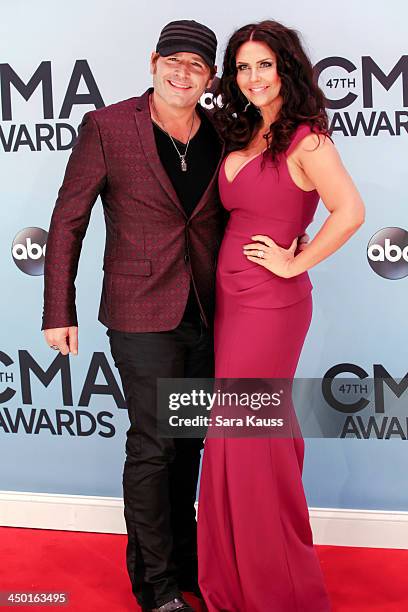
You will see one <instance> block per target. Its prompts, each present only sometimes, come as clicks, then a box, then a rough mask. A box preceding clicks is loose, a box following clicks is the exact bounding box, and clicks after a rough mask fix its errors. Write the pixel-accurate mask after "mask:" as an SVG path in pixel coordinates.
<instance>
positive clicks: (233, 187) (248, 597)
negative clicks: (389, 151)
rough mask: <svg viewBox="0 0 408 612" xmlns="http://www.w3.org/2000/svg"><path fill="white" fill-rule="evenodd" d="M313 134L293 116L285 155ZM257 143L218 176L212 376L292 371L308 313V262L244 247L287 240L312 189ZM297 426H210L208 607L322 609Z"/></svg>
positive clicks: (278, 611) (204, 577)
mask: <svg viewBox="0 0 408 612" xmlns="http://www.w3.org/2000/svg"><path fill="white" fill-rule="evenodd" d="M309 133H310V128H309V127H308V126H306V125H301V126H299V127H298V129H297V131H296V132H295V134H294V137H293V140H292V142H291V145H290V147H289V148H288V150H287V152H286V156H288V155H289V154H290V153H291V152H292V151H293V149H294V148H295V147H296V145H297V144H298V143H299V142H300V141H301V140H302V138H304V137H305V136H306V135H308V134H309ZM262 159H263V157H262V154H261V155H258V156H257V157H255V158H252V159H251V160H250V161H248V162H247V163H246V164H245V165H244V166H243V167H242V168H241V169H240V170H239V171H238V174H236V176H235V178H234V179H233V181H232V182H229V181H228V179H227V178H226V175H225V170H224V165H222V167H221V171H220V177H219V187H220V195H221V200H222V203H223V205H224V207H225V208H226V209H227V210H228V211H230V219H229V222H228V226H227V229H226V233H225V237H224V239H223V243H222V245H221V250H220V253H219V259H218V268H217V289H216V291H217V293H216V318H215V368H216V371H215V376H216V378H260V377H262V378H288V379H291V378H293V376H294V374H295V370H296V367H297V363H298V360H299V356H300V352H301V349H302V346H303V342H304V339H305V336H306V333H307V331H308V328H309V325H310V321H311V316H312V300H311V289H312V286H311V283H310V280H309V277H308V274H307V273H304V274H301V275H299V276H297V277H295V278H291V279H283V278H278V277H277V276H276V275H274V274H272V273H271V272H270V271H269V270H266V269H265V268H263V267H262V266H259V265H258V264H255V263H252V262H250V261H249V260H247V259H246V257H245V256H244V255H243V252H242V247H243V245H244V244H248V243H250V242H252V240H251V236H252V235H254V234H264V235H265V234H266V235H269V236H270V237H271V238H273V239H274V240H275V241H276V242H277V243H278V244H279V245H281V246H283V247H285V248H287V247H289V246H290V244H291V243H292V240H293V239H294V238H295V237H296V236H299V235H301V234H303V233H304V232H305V230H306V228H307V226H308V225H309V224H310V222H311V221H312V219H313V215H314V212H315V210H316V207H317V204H318V200H319V196H318V194H317V192H316V191H310V192H305V191H302V190H301V189H300V188H299V187H297V186H296V184H295V183H294V182H293V181H292V179H291V177H290V174H289V171H288V167H287V162H286V158H285V156H283V158H282V160H281V162H280V164H279V168H278V172H277V171H276V170H275V169H274V168H273V167H271V165H270V162H269V163H268V161H266V163H265V165H264V166H262ZM303 456H304V442H303V439H302V438H301V437H294V438H290V437H287V438H283V437H281V438H277V437H260V438H259V437H258V438H256V437H252V438H249V437H228V436H227V437H218V438H217V437H211V436H207V439H206V442H205V447H204V457H203V466H202V474H201V483H200V495H199V510H198V553H199V555H198V556H199V582H200V587H201V591H202V593H203V596H204V599H205V602H206V605H207V607H208V610H209V612H327V611H328V610H330V604H329V600H328V596H327V592H326V589H325V586H324V582H323V576H322V572H321V569H320V565H319V561H318V558H317V555H316V552H315V549H314V547H313V540H312V532H311V529H310V523H309V514H308V508H307V503H306V499H305V495H304V490H303V485H302V468H303Z"/></svg>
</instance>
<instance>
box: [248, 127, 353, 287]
mask: <svg viewBox="0 0 408 612" xmlns="http://www.w3.org/2000/svg"><path fill="white" fill-rule="evenodd" d="M319 138H320V142H318V139H319ZM317 145H318V146H317ZM292 157H293V159H294V160H295V161H296V163H297V164H298V165H299V167H300V168H301V170H302V171H303V172H304V174H305V175H306V176H307V178H308V179H309V181H310V182H311V183H312V184H313V185H314V187H315V189H316V190H317V192H318V194H319V196H320V198H321V199H322V201H323V204H324V205H325V206H326V208H327V210H328V211H329V212H330V215H329V217H328V218H327V219H326V221H325V222H324V223H323V225H322V227H321V228H320V230H319V231H318V233H317V234H316V236H315V237H314V238H313V240H312V241H311V242H310V243H309V245H308V246H307V248H305V249H304V250H303V251H302V252H301V253H299V254H298V255H296V257H295V256H294V252H295V249H296V243H295V242H294V243H293V244H292V245H291V247H290V248H289V249H282V248H281V247H279V246H278V245H277V244H276V243H275V242H274V241H273V240H272V239H271V238H269V236H261V235H256V236H252V240H254V241H257V242H256V243H251V244H249V245H245V246H244V253H245V255H247V257H248V259H250V260H251V261H255V262H256V263H259V264H260V265H263V266H264V267H266V268H268V269H269V270H271V271H272V272H274V273H275V274H278V275H279V276H283V277H285V278H290V277H292V276H297V275H298V274H301V273H302V272H305V271H306V270H309V269H310V268H312V267H313V266H315V265H316V264H318V263H319V262H320V261H322V260H323V259H326V257H329V255H331V254H332V253H334V252H335V251H337V249H339V248H340V247H341V246H342V245H343V244H344V243H345V242H346V241H347V240H348V239H349V238H350V237H351V236H352V235H353V234H354V233H355V232H356V231H357V229H358V228H359V227H360V225H361V224H362V223H363V222H364V214H365V210H364V204H363V202H362V200H361V197H360V194H359V193H358V191H357V189H356V187H355V185H354V183H353V181H352V179H351V177H350V175H349V174H348V172H347V170H346V169H345V168H344V166H343V164H342V162H341V159H340V156H339V154H338V153H337V151H336V148H335V146H334V145H333V143H332V142H331V140H330V139H329V138H325V137H322V136H320V137H318V136H317V135H315V134H310V135H309V136H306V138H304V139H303V140H302V141H301V143H300V144H299V146H298V147H297V149H296V151H295V153H294V154H293V156H292ZM261 243H263V244H261ZM265 245H266V247H267V248H266V249H265ZM257 250H263V251H264V258H263V259H261V258H259V257H257V256H254V255H256V251H257Z"/></svg>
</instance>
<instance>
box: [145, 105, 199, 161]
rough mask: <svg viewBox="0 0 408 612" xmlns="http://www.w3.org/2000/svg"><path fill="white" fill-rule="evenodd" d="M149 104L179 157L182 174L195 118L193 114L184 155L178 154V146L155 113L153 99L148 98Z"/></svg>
mask: <svg viewBox="0 0 408 612" xmlns="http://www.w3.org/2000/svg"><path fill="white" fill-rule="evenodd" d="M150 103H151V105H152V109H153V111H154V114H155V115H156V117H157V119H158V120H159V121H160V123H161V124H162V126H163V128H164V129H163V132H164V133H165V134H167V136H168V137H169V138H170V140H171V142H172V143H173V146H174V148H175V149H176V151H177V155H178V156H179V159H180V167H181V171H182V172H187V162H186V155H187V151H188V145H189V144H190V139H191V132H192V131H193V126H194V118H195V113H193V119H192V121H191V126H190V132H189V134H188V139H187V143H186V148H185V150H184V153H180V151H179V149H178V146H177V145H176V143H175V142H174V139H173V137H172V135H171V134H169V132H168V131H167V130H166V129H165V128H166V126H165V125H164V123H163V121H162V120H161V118H160V115H159V113H158V112H157V109H156V106H155V104H154V102H153V97H151V98H150Z"/></svg>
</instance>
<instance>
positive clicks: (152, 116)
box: [42, 21, 224, 612]
mask: <svg viewBox="0 0 408 612" xmlns="http://www.w3.org/2000/svg"><path fill="white" fill-rule="evenodd" d="M216 46H217V41H216V37H215V34H214V33H213V32H212V31H211V30H210V29H209V28H207V27H206V26H204V25H201V24H199V23H197V22H195V21H175V22H172V23H170V24H168V25H167V26H165V27H164V28H163V30H162V32H161V34H160V38H159V41H158V44H157V47H156V52H154V53H153V54H152V56H151V73H152V75H153V86H154V87H153V89H152V90H148V91H147V92H145V93H144V94H143V95H142V96H141V97H138V98H131V99H130V100H125V101H123V102H119V103H118V104H114V105H111V106H108V107H106V108H103V109H99V110H97V111H92V112H90V113H87V114H86V115H85V117H84V119H83V122H82V125H81V129H80V133H79V137H78V140H77V143H76V145H75V147H74V149H73V151H72V154H71V157H70V159H69V162H68V166H67V169H66V173H65V178H64V181H63V184H62V187H61V189H60V192H59V195H58V200H57V202H56V205H55V209H54V212H53V216H52V220H51V226H50V231H49V237H48V242H47V254H46V262H45V289H44V317H43V325H42V329H43V330H45V339H46V341H47V343H48V344H49V346H51V348H54V349H56V350H59V351H61V353H62V354H64V355H67V354H68V353H69V352H71V353H73V354H76V353H77V351H78V327H77V326H78V322H77V317H76V309H75V285H74V281H75V277H76V272H77V266H78V259H79V256H80V251H81V245H82V240H83V238H84V235H85V232H86V229H87V226H88V223H89V218H90V213H91V208H92V206H93V204H94V202H95V200H96V198H97V197H98V195H100V196H101V199H102V204H103V208H104V214H105V221H106V247H105V254H104V266H103V267H104V272H105V274H104V280H103V290H102V297H101V304H100V310H99V320H100V321H101V322H102V323H103V324H104V325H105V326H106V327H107V328H108V331H107V334H108V336H109V339H110V346H111V351H112V355H113V358H114V360H115V365H116V367H117V368H118V370H119V374H120V376H121V380H122V384H123V389H124V393H125V397H126V403H127V407H128V412H129V418H130V428H129V430H128V432H127V442H126V462H125V468H124V474H123V488H124V503H125V519H126V526H127V532H128V547H127V567H128V572H129V576H130V580H131V583H132V589H133V592H134V594H135V596H136V598H137V601H138V602H139V604H140V605H141V606H142V609H143V610H145V611H152V610H153V611H154V612H159V611H160V612H170V611H172V610H183V611H186V610H190V611H191V610H192V608H191V607H190V606H189V605H188V604H187V603H186V602H185V601H184V599H183V597H182V591H193V592H195V593H197V594H199V588H198V580H197V549H196V523H195V513H194V501H195V493H196V484H197V477H198V469H199V460H200V449H201V447H202V442H201V440H197V439H166V438H159V437H158V436H157V435H156V427H155V425H156V423H155V414H156V379H157V378H158V377H164V378H166V377H203V378H206V377H211V376H212V375H213V352H212V344H213V343H212V331H211V328H212V317H213V302H214V270H215V263H216V256H217V251H218V247H219V244H220V240H221V236H222V231H223V225H224V222H223V212H222V209H221V206H220V203H219V199H218V192H217V185H216V176H217V171H218V167H219V163H220V161H221V159H222V155H223V147H222V144H221V143H220V141H219V139H218V137H217V134H216V132H215V130H214V128H213V127H212V125H211V121H210V119H209V117H207V115H206V113H205V112H204V111H203V110H202V109H201V107H200V106H199V105H198V101H199V99H200V97H201V95H202V94H203V93H204V91H205V90H206V88H208V87H209V86H210V85H211V79H212V78H213V76H214V75H215V73H216V66H215V56H216Z"/></svg>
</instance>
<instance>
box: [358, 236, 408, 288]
mask: <svg viewBox="0 0 408 612" xmlns="http://www.w3.org/2000/svg"><path fill="white" fill-rule="evenodd" d="M367 258H368V263H369V264H370V266H371V268H372V269H373V270H374V272H376V273H377V274H379V275H380V276H382V277H383V278H388V279H390V280H397V279H399V278H404V277H405V276H408V232H407V231H406V230H404V229H402V228H400V227H385V228H384V229H382V230H380V231H379V232H377V233H376V234H374V236H373V237H372V238H371V240H370V242H369V243H368V248H367Z"/></svg>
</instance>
